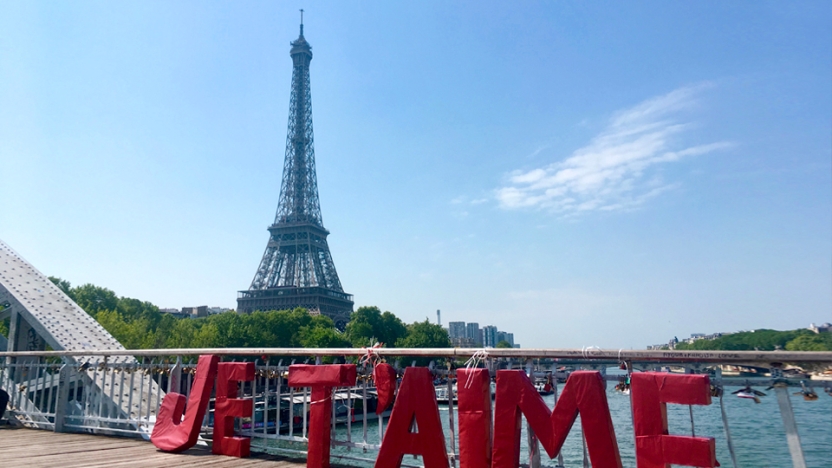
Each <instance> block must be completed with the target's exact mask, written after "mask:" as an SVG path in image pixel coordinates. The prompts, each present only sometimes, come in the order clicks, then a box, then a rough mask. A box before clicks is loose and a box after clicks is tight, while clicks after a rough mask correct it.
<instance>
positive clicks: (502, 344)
mask: <svg viewBox="0 0 832 468" xmlns="http://www.w3.org/2000/svg"><path fill="white" fill-rule="evenodd" d="M496 347H497V348H511V343H509V342H508V341H506V340H500V341H499V342H498V343H497V346H496Z"/></svg>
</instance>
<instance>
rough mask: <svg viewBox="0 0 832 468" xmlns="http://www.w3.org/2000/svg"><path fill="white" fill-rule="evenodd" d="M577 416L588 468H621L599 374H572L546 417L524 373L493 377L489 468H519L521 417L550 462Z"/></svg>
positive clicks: (517, 371)
mask: <svg viewBox="0 0 832 468" xmlns="http://www.w3.org/2000/svg"><path fill="white" fill-rule="evenodd" d="M578 413H580V415H581V427H582V429H583V433H584V436H585V437H586V445H587V448H588V449H589V459H590V462H591V463H592V466H593V468H621V457H620V455H619V453H618V443H617V442H616V440H615V430H614V429H613V426H612V418H611V417H610V410H609V405H608V404H607V395H606V392H605V390H604V381H603V378H602V377H601V373H600V372H590V371H576V372H573V373H572V375H570V376H569V379H568V380H567V381H566V386H565V387H564V389H563V392H562V394H561V396H560V398H558V401H557V404H556V405H555V410H554V411H549V408H548V407H547V406H546V403H545V402H544V401H543V398H541V397H540V394H539V393H538V392H537V389H535V388H534V385H533V384H532V382H531V381H530V380H529V378H528V377H527V376H526V374H525V373H524V372H523V371H521V370H503V371H498V372H497V396H496V401H495V403H494V449H493V452H492V468H517V467H518V466H519V464H520V415H521V414H522V415H524V416H525V417H526V420H527V421H528V423H529V426H531V428H532V430H533V431H534V434H535V436H537V438H538V440H539V441H540V444H541V445H542V446H543V448H544V449H545V450H546V453H548V454H549V457H550V458H554V457H555V456H557V454H558V452H559V451H560V449H561V447H563V443H564V441H565V440H566V435H567V434H569V430H570V429H572V425H573V424H574V423H575V419H576V418H577V417H578Z"/></svg>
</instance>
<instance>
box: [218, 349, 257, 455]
mask: <svg viewBox="0 0 832 468" xmlns="http://www.w3.org/2000/svg"><path fill="white" fill-rule="evenodd" d="M251 380H254V363H253V362H221V363H220V365H219V367H218V370H217V399H216V403H215V405H214V441H213V442H214V444H213V448H212V451H213V452H214V453H215V454H217V455H230V456H232V457H242V458H245V457H248V456H249V455H250V454H251V440H250V439H249V438H248V437H234V418H235V417H246V416H251V412H252V402H251V400H242V399H239V398H237V382H238V381H244V382H248V381H251Z"/></svg>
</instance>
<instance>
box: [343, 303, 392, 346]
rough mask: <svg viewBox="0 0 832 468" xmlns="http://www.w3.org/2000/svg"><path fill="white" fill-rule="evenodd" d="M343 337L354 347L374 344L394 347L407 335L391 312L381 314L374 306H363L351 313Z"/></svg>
mask: <svg viewBox="0 0 832 468" xmlns="http://www.w3.org/2000/svg"><path fill="white" fill-rule="evenodd" d="M345 335H346V337H347V339H348V340H349V341H350V342H351V343H352V345H353V346H355V347H363V346H373V345H374V344H376V343H384V344H385V345H386V346H395V344H396V342H397V341H398V340H399V339H400V338H402V337H403V336H405V335H407V327H406V326H405V324H404V322H402V321H401V320H400V319H399V318H398V317H396V316H395V315H394V314H392V313H391V312H384V313H382V312H381V310H380V309H379V308H378V307H376V306H370V307H367V306H364V307H359V308H358V310H356V311H355V312H353V314H352V316H351V317H350V322H349V323H348V324H347V328H346V331H345Z"/></svg>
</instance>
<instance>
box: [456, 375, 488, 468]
mask: <svg viewBox="0 0 832 468" xmlns="http://www.w3.org/2000/svg"><path fill="white" fill-rule="evenodd" d="M456 375H457V388H458V390H457V394H458V396H459V466H460V468H488V467H489V466H491V376H490V375H489V373H488V369H459V370H457V371H456Z"/></svg>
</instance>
